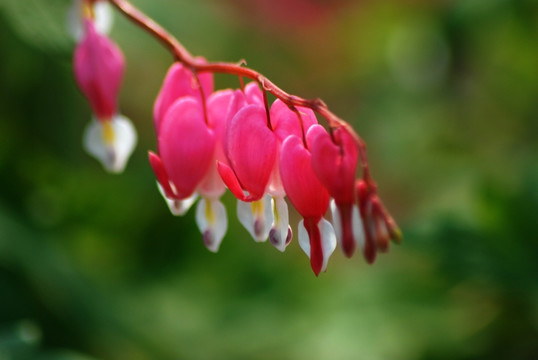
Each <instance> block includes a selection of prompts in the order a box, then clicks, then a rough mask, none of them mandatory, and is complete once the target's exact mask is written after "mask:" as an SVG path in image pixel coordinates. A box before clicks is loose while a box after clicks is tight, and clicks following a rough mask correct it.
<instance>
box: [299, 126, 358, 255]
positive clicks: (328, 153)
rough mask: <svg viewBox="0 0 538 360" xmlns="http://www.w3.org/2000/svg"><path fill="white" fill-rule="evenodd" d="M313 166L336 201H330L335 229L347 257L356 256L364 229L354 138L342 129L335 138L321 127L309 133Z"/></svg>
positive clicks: (335, 133)
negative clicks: (357, 195) (356, 248)
mask: <svg viewBox="0 0 538 360" xmlns="http://www.w3.org/2000/svg"><path fill="white" fill-rule="evenodd" d="M307 139H308V144H309V145H310V151H311V153H312V167H313V168H314V172H315V173H316V175H317V177H318V179H319V180H320V181H321V183H322V184H323V185H324V186H325V188H327V190H328V191H329V194H330V195H331V196H332V197H333V198H334V202H331V212H332V218H333V226H334V230H335V232H336V237H337V239H338V241H339V243H340V245H341V246H342V250H343V251H344V254H345V255H346V256H348V257H351V256H352V255H353V252H354V251H355V246H356V245H357V244H358V245H359V246H363V244H364V230H363V226H362V221H361V217H360V214H359V209H358V207H357V205H356V203H357V202H356V196H355V191H356V190H355V172H356V169H357V160H358V149H357V144H356V142H355V139H354V138H353V136H352V135H351V134H350V133H349V132H348V131H347V129H345V128H343V127H340V128H337V129H334V130H333V131H332V136H331V135H329V134H328V133H327V131H326V130H325V129H324V128H323V127H321V126H319V125H316V126H313V127H312V128H311V129H310V130H309V131H308V133H307Z"/></svg>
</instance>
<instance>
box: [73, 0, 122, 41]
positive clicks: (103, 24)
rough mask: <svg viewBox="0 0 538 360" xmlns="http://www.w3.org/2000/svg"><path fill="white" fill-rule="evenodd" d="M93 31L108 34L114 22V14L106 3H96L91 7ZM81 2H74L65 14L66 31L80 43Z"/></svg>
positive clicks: (81, 29)
mask: <svg viewBox="0 0 538 360" xmlns="http://www.w3.org/2000/svg"><path fill="white" fill-rule="evenodd" d="M93 13H94V17H95V18H94V23H95V29H96V30H97V32H98V33H100V34H103V35H106V34H108V33H110V29H111V28H112V24H113V22H114V21H113V20H114V16H113V14H114V12H113V10H112V7H111V5H110V4H109V3H108V2H106V1H98V2H96V3H95V4H94V5H93ZM82 19H83V12H82V1H81V0H74V1H73V5H71V7H70V8H69V10H68V12H67V31H68V33H69V35H71V37H72V38H73V39H74V40H75V41H80V39H82V37H83V35H84V27H83V21H82Z"/></svg>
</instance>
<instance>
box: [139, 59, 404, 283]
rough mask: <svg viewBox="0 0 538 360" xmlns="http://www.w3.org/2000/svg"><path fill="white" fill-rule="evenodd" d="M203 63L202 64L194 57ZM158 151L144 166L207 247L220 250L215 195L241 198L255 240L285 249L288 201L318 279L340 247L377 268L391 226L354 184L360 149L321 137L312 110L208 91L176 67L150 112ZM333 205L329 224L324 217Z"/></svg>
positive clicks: (223, 225) (246, 92) (365, 186)
mask: <svg viewBox="0 0 538 360" xmlns="http://www.w3.org/2000/svg"><path fill="white" fill-rule="evenodd" d="M196 61H197V62H198V63H200V64H203V63H204V60H203V59H197V60H196ZM154 122H155V131H156V134H157V141H158V146H157V147H158V154H156V153H154V152H150V153H149V161H150V163H151V166H152V168H153V171H154V172H155V175H156V177H157V180H158V186H159V189H160V190H161V193H162V194H163V196H164V198H165V199H166V201H167V203H168V205H169V207H170V209H171V211H172V213H173V214H175V215H183V214H184V213H185V212H186V211H187V210H188V209H189V207H190V206H192V205H193V204H194V202H195V201H196V199H197V197H200V198H201V200H200V201H199V202H198V205H197V208H196V222H197V224H198V227H199V228H200V231H201V232H202V238H203V242H204V244H205V246H206V247H207V248H208V249H209V250H211V251H213V252H216V251H217V250H218V248H219V246H220V244H221V242H222V239H223V237H224V235H225V233H226V229H227V223H228V221H227V215H226V211H225V208H224V206H223V204H222V203H221V202H220V200H219V199H220V197H221V196H222V194H223V193H224V191H225V188H228V189H229V190H230V191H231V192H232V193H233V195H234V196H235V197H236V198H237V216H238V218H239V221H240V222H241V224H242V225H243V226H244V227H245V228H246V229H247V230H248V232H249V233H250V234H251V235H252V237H253V238H254V240H255V241H258V242H263V241H266V240H267V239H269V241H270V243H271V244H272V245H273V246H274V247H276V248H277V249H278V250H280V251H284V250H285V249H286V246H287V245H288V244H289V243H290V241H291V239H292V233H293V231H292V228H291V226H290V225H289V220H288V219H289V216H288V206H287V203H286V200H285V199H284V198H285V197H286V196H287V197H288V198H289V200H290V202H291V203H292V204H293V206H294V207H295V209H296V210H297V211H298V212H299V213H300V214H301V216H302V217H303V220H301V221H300V222H299V224H298V231H297V233H298V240H299V245H300V246H301V248H302V249H303V251H304V252H305V253H306V254H307V255H308V256H309V258H310V264H311V266H312V270H313V271H314V273H315V274H316V275H318V274H319V272H321V271H325V270H326V268H327V262H328V260H329V257H330V256H331V254H332V253H333V251H334V250H335V248H336V245H337V242H338V243H340V245H341V246H342V249H343V251H344V253H345V254H346V255H347V256H348V257H350V256H351V255H353V253H354V251H355V248H356V247H357V245H358V246H359V247H361V248H362V250H363V252H364V255H365V257H366V259H367V260H368V261H369V262H373V261H374V259H375V256H376V252H377V250H381V251H384V250H386V249H387V247H388V241H389V239H390V238H391V237H394V238H397V237H398V236H397V235H398V234H397V230H396V229H397V228H396V227H395V225H394V223H393V222H392V220H391V219H390V218H389V217H386V216H385V211H384V210H383V208H382V205H381V202H380V201H379V199H378V197H377V195H376V191H375V186H374V185H372V184H373V183H372V182H371V181H368V178H367V179H366V180H364V179H361V180H356V173H357V164H358V160H359V150H360V149H359V147H358V144H357V141H356V140H355V138H354V136H353V134H351V133H350V132H349V131H348V129H347V128H345V127H338V128H335V129H331V131H330V132H327V131H326V130H325V128H324V127H322V126H321V125H319V124H318V122H317V118H316V116H315V114H314V112H313V111H312V110H311V109H309V108H306V107H289V106H288V105H286V104H285V103H284V102H282V101H281V100H278V99H277V100H276V101H275V102H274V103H273V104H272V105H271V106H270V107H269V106H268V105H267V103H266V97H265V96H264V93H263V92H262V90H261V89H260V87H259V86H258V85H257V84H256V83H255V82H251V83H249V84H247V85H246V86H245V87H244V88H243V89H241V90H231V89H226V90H220V91H214V88H213V78H212V75H211V74H209V73H201V74H199V75H198V74H196V73H193V72H192V71H191V70H190V69H188V68H186V67H185V66H183V65H182V64H181V63H179V62H177V63H174V64H173V65H172V67H171V68H170V70H169V71H168V73H167V75H166V77H165V79H164V83H163V85H162V88H161V90H160V92H159V95H158V97H157V100H156V102H155V107H154ZM329 206H330V207H331V212H332V224H331V223H330V222H329V221H327V220H325V219H324V216H325V213H326V212H327V211H328V209H329Z"/></svg>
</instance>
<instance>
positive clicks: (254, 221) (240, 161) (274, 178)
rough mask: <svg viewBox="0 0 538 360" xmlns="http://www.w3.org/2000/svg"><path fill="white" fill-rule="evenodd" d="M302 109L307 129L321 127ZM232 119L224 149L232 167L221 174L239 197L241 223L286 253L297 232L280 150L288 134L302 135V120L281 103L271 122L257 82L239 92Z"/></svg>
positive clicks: (221, 167)
mask: <svg viewBox="0 0 538 360" xmlns="http://www.w3.org/2000/svg"><path fill="white" fill-rule="evenodd" d="M300 111H301V112H303V117H304V121H303V123H304V126H306V127H309V126H310V125H311V124H313V123H315V121H316V120H315V116H314V114H313V112H312V111H311V110H310V109H304V108H301V109H300ZM229 116H230V118H229V120H228V123H227V131H226V137H225V146H224V148H225V151H226V154H227V158H228V160H229V164H219V172H220V174H221V176H222V178H223V180H224V182H225V183H226V185H227V186H228V188H229V189H230V190H231V191H232V193H233V194H234V195H235V196H236V197H237V198H238V205H237V209H238V217H239V220H240V222H241V223H242V224H243V226H244V227H245V228H246V229H247V230H248V231H249V233H250V234H251V235H252V237H253V238H254V239H255V240H256V241H265V240H266V239H267V238H269V240H270V242H271V244H272V245H273V246H275V248H277V249H278V250H280V251H284V250H285V248H286V246H287V245H288V244H289V242H290V241H291V238H292V231H291V227H290V226H289V217H288V206H287V203H286V201H285V200H284V197H285V195H286V193H285V191H284V188H283V186H282V180H281V178H280V168H279V157H280V148H281V145H282V142H283V141H284V139H285V138H286V137H287V136H289V135H291V134H296V135H299V136H300V134H301V131H302V127H301V122H300V121H299V119H298V116H297V114H296V113H295V112H293V111H291V110H290V109H289V108H288V107H287V106H286V105H285V104H284V103H282V102H281V101H280V100H277V101H275V102H274V103H273V105H272V106H271V109H270V116H269V118H270V121H268V118H267V111H266V108H265V105H264V99H263V94H262V92H261V90H260V88H259V87H258V85H257V84H256V83H250V84H248V85H247V86H246V87H245V90H244V92H241V91H237V92H236V93H235V96H234V100H233V101H232V105H231V107H230V112H229Z"/></svg>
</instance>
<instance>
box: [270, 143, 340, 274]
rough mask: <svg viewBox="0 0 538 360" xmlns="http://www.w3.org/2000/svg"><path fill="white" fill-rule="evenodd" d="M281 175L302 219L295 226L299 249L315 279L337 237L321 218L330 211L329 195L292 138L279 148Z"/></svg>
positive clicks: (305, 152)
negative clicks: (306, 258)
mask: <svg viewBox="0 0 538 360" xmlns="http://www.w3.org/2000/svg"><path fill="white" fill-rule="evenodd" d="M309 146H310V144H309ZM280 174H281V176H282V183H283V184H284V189H286V194H287V195H288V197H289V198H290V201H291V203H292V204H293V206H294V207H295V209H297V211H298V212H299V213H300V214H301V215H302V217H303V220H301V221H300V222H299V226H298V228H299V245H300V246H301V248H302V249H303V251H304V252H305V253H306V254H307V255H308V257H309V258H310V266H311V267H312V270H313V271H314V273H315V274H316V276H317V275H319V273H320V272H321V271H325V270H326V269H327V263H328V261H329V257H330V256H331V254H332V253H333V252H334V249H335V248H336V237H335V234H334V230H333V227H332V226H331V224H330V223H329V222H328V221H327V220H325V219H324V218H323V215H324V214H325V212H326V211H327V209H328V207H329V193H328V192H327V189H325V187H324V186H323V184H322V183H321V182H320V181H319V180H318V178H317V176H316V174H315V173H314V169H313V168H312V155H311V153H310V151H309V150H308V149H307V148H306V147H305V145H304V144H303V141H302V140H301V138H299V137H297V136H295V135H291V136H289V137H288V138H287V139H286V140H285V141H284V143H283V145H282V153H281V157H280Z"/></svg>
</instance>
